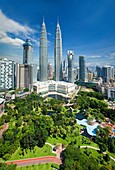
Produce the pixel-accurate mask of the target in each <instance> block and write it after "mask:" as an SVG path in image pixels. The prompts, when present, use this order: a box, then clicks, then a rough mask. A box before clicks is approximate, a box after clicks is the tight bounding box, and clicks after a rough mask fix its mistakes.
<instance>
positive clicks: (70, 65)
mask: <svg viewBox="0 0 115 170" xmlns="http://www.w3.org/2000/svg"><path fill="white" fill-rule="evenodd" d="M68 82H70V83H74V52H73V51H68Z"/></svg>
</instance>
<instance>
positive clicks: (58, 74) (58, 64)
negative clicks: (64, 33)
mask: <svg viewBox="0 0 115 170" xmlns="http://www.w3.org/2000/svg"><path fill="white" fill-rule="evenodd" d="M54 60H55V61H54V63H55V81H60V80H62V37H61V30H60V25H59V22H58V23H57V28H56V37H55V45H54Z"/></svg>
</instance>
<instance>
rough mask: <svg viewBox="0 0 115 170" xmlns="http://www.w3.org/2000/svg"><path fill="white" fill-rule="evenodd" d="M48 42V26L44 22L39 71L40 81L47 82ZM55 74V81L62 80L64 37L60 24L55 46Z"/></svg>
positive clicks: (57, 29) (41, 35)
mask: <svg viewBox="0 0 115 170" xmlns="http://www.w3.org/2000/svg"><path fill="white" fill-rule="evenodd" d="M47 66H48V41H47V32H46V26H45V23H44V21H43V23H42V29H41V34H40V50H39V69H40V81H47V79H48V69H47ZM54 68H55V71H54V74H55V78H54V79H55V81H61V80H62V37H61V29H60V25H59V22H58V23H57V28H56V36H55V44H54Z"/></svg>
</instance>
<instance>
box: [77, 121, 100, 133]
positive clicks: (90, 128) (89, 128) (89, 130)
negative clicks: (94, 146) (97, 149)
mask: <svg viewBox="0 0 115 170" xmlns="http://www.w3.org/2000/svg"><path fill="white" fill-rule="evenodd" d="M76 120H77V124H79V125H84V126H86V129H87V133H88V134H89V135H91V136H96V128H97V126H98V125H99V123H97V122H94V124H93V125H89V124H88V123H87V119H82V120H78V119H76Z"/></svg>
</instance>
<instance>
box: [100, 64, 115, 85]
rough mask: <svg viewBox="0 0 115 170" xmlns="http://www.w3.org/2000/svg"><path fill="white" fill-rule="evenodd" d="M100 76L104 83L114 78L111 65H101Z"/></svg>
mask: <svg viewBox="0 0 115 170" xmlns="http://www.w3.org/2000/svg"><path fill="white" fill-rule="evenodd" d="M102 78H103V82H104V83H109V81H110V80H114V68H113V67H112V66H107V65H106V66H103V67H102Z"/></svg>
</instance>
